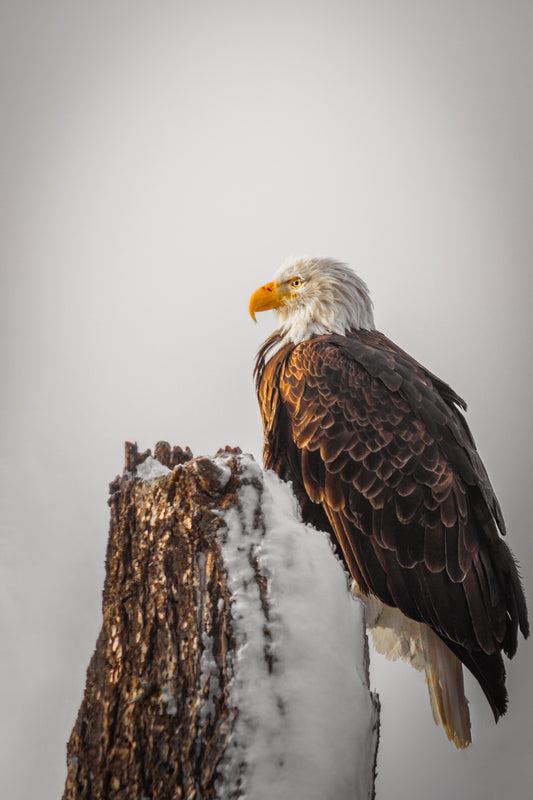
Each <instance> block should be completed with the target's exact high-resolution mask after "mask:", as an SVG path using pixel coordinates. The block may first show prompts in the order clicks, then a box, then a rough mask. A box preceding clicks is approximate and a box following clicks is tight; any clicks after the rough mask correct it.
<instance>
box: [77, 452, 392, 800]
mask: <svg viewBox="0 0 533 800" xmlns="http://www.w3.org/2000/svg"><path fill="white" fill-rule="evenodd" d="M154 455H155V458H152V456H151V454H150V451H146V452H145V453H138V451H137V448H136V446H134V445H129V444H128V445H127V447H126V467H125V470H124V473H123V475H122V476H121V477H118V478H116V480H115V481H114V482H113V483H112V484H111V486H110V490H111V496H110V500H109V504H110V506H111V527H110V535H109V544H108V551H107V560H106V579H105V586H104V592H103V625H102V630H101V632H100V635H99V638H98V641H97V645H96V650H95V653H94V655H93V658H92V660H91V662H90V665H89V668H88V673H87V684H86V689H85V695H84V698H83V701H82V704H81V707H80V710H79V714H78V718H77V721H76V723H75V725H74V729H73V731H72V734H71V737H70V741H69V743H68V759H67V760H68V775H67V782H66V787H65V792H64V795H63V800H74V798H75V799H76V800H81V799H82V798H83V800H89V799H91V800H111V799H114V798H117V800H119V798H120V799H122V798H124V800H126V798H127V800H145V799H146V798H149V799H150V800H163V798H164V800H170V798H188V799H190V800H192V799H193V798H195V800H200V799H201V800H203V799H204V798H205V799H206V800H209V798H238V797H248V798H250V800H259V798H263V797H267V796H269V797H276V798H280V797H287V800H288V798H294V799H295V800H297V799H298V798H304V797H305V798H306V800H307V798H311V797H315V796H316V797H319V796H320V797H322V798H329V797H331V798H332V800H333V798H335V800H340V798H343V797H346V798H354V800H358V799H359V798H360V799H361V800H362V799H363V798H364V800H367V798H368V797H370V796H372V793H373V781H374V771H375V757H376V752H377V729H378V716H379V715H378V710H379V707H378V701H377V697H376V696H375V695H372V694H371V693H370V692H369V689H368V672H367V668H368V664H367V660H366V655H365V654H364V651H365V644H366V639H365V634H364V627H363V617H362V611H361V609H360V606H359V605H358V603H357V601H355V600H354V599H353V598H351V596H350V595H349V592H348V589H347V588H346V592H345V598H346V603H344V601H343V600H341V601H340V605H341V606H342V610H341V612H338V611H337V609H336V610H335V612H334V613H335V615H337V613H341V615H346V618H347V619H349V622H348V628H347V629H344V630H343V629H342V626H345V625H346V619H345V618H344V616H343V618H342V619H332V618H331V615H330V616H329V618H328V615H327V613H326V615H325V618H324V619H320V618H319V617H322V616H323V614H322V608H323V607H326V609H327V603H322V605H321V602H322V601H321V598H320V596H319V595H317V597H316V599H315V600H314V601H311V602H310V604H309V606H308V605H307V602H308V601H307V599H306V593H309V592H310V591H311V592H313V591H314V592H315V594H316V593H317V592H319V593H322V596H323V595H324V592H325V591H326V590H327V589H324V588H320V580H318V579H317V576H316V567H315V566H314V559H315V556H309V559H310V561H312V562H313V565H312V569H311V573H310V574H308V572H306V570H305V568H303V567H301V561H302V557H301V555H300V554H299V550H298V548H300V547H301V546H302V545H301V544H300V540H301V541H302V542H303V546H304V547H307V544H306V543H307V542H308V541H309V542H311V541H312V542H313V547H314V548H316V547H319V548H320V547H322V549H323V554H322V551H321V552H320V555H319V556H318V557H319V558H320V559H324V561H325V562H326V563H329V568H330V569H332V570H337V571H339V570H340V571H341V572H342V567H341V565H340V563H338V562H337V560H336V557H335V556H334V554H333V552H332V550H331V547H330V546H329V544H328V542H327V537H326V535H325V534H319V533H316V532H314V531H311V533H312V534H315V536H314V537H313V536H312V535H310V533H309V529H306V527H305V526H303V525H302V523H301V522H298V520H297V519H296V515H295V513H293V512H294V509H293V511H290V510H289V512H283V511H282V512H281V513H282V514H283V513H285V514H286V516H287V522H286V523H284V524H286V527H287V531H288V532H287V535H286V536H285V534H284V531H280V530H278V529H279V528H280V525H279V514H280V511H279V509H278V510H276V505H280V503H281V505H283V504H284V503H285V500H284V499H283V498H282V499H281V500H280V497H282V496H281V494H280V495H279V497H278V495H277V492H278V489H277V488H276V489H275V490H274V489H273V488H272V487H271V491H270V494H268V492H267V489H266V488H265V483H266V480H264V479H263V473H262V471H261V470H260V468H259V467H258V465H257V464H256V463H255V462H254V461H253V459H252V458H251V457H250V456H242V455H241V453H240V450H238V449H231V448H226V449H225V450H224V451H219V453H218V454H217V455H216V456H215V457H214V458H207V457H200V458H196V459H194V458H193V457H192V454H191V453H190V451H189V450H188V449H187V450H185V451H184V450H182V449H181V448H173V449H171V448H170V446H169V445H168V444H166V443H164V442H163V443H161V442H160V443H159V444H158V445H157V446H156V448H155V453H154ZM265 478H266V476H265ZM269 480H270V481H272V480H277V479H275V478H274V476H271V477H270V478H269ZM278 484H279V485H280V489H279V491H280V492H281V491H284V492H285V493H286V496H287V497H288V498H289V499H288V504H289V506H290V504H291V502H292V500H291V497H290V496H289V490H288V489H287V488H283V487H281V483H280V482H279V481H278ZM273 491H275V493H276V496H275V498H274V499H273V497H272V492H273ZM291 514H292V518H291ZM291 526H292V528H294V531H293V532H292V534H291V533H290V531H291V530H292V528H291ZM270 530H272V531H273V533H272V534H270ZM302 531H303V535H302ZM295 537H296V538H295ZM298 537H299V538H298ZM316 537H320V540H319V539H318V538H316ZM297 540H298V541H297ZM269 541H270V544H269ZM291 559H292V561H293V563H292V564H290V563H287V564H286V562H290V561H291ZM291 570H292V572H291ZM313 570H314V572H313ZM320 573H322V569H320ZM342 579H344V576H343V578H341V580H342ZM325 580H327V578H325ZM314 584H315V585H314ZM313 603H314V605H313ZM302 604H303V606H302ZM345 605H346V608H344V606H345ZM296 608H297V609H298V611H295V609H296ZM302 608H303V609H304V611H303V613H302ZM291 615H292V616H293V617H294V618H295V619H294V620H293V622H291V620H290V618H291ZM308 618H309V619H308ZM302 620H303V623H302ZM307 624H308V625H309V628H308V629H307V628H306V625H307ZM337 625H338V626H340V629H339V632H338V634H335V631H334V628H335V626H337ZM293 629H294V631H295V632H293ZM331 635H335V636H337V639H338V638H339V637H340V639H342V640H343V641H344V640H347V641H348V648H351V650H350V652H352V651H353V659H352V660H351V661H352V663H345V662H346V661H347V660H348V661H350V659H343V660H342V663H337V661H336V650H338V648H339V645H338V644H337V640H336V639H332V640H331V641H330V639H329V637H330V636H331ZM352 640H353V641H352ZM327 647H329V648H330V651H331V654H330V656H327V654H326V658H329V659H330V660H329V661H327V663H326V665H325V666H324V665H322V666H320V664H321V663H322V662H321V659H323V657H324V648H327ZM291 648H292V650H291ZM292 651H294V653H296V655H294V653H293V654H292V655H291V652H292ZM358 651H359V655H358ZM361 654H362V655H361ZM330 662H331V663H330ZM313 670H314V672H313ZM315 673H316V675H315ZM341 673H342V674H341ZM344 673H346V674H344ZM317 676H318V677H317ZM340 680H345V681H346V682H347V689H346V691H347V692H348V696H347V697H346V702H342V708H341V709H337V708H335V707H334V703H335V697H333V695H332V697H333V699H331V698H330V697H329V695H328V692H333V693H337V692H338V683H339V681H340ZM320 681H322V683H323V684H324V686H322V684H321V683H320ZM309 693H311V695H310V694H309ZM335 696H336V695H335ZM332 706H333V707H332ZM345 707H346V708H348V709H349V712H346V709H345ZM362 711H364V713H362ZM347 713H348V714H349V715H351V716H346V719H347V720H348V722H347V723H346V724H347V725H348V728H349V730H352V729H353V736H352V741H351V742H347V743H346V742H342V743H340V742H339V741H338V740H337V741H334V737H335V736H336V735H337V734H338V733H339V732H338V731H336V727H335V726H338V724H339V722H338V720H339V719H340V718H342V719H344V717H343V715H346V714H347ZM309 714H311V715H313V714H314V715H315V716H314V717H313V716H311V717H309V716H308V715H309ZM334 717H335V718H334ZM343 724H344V723H343ZM311 725H312V726H314V728H315V730H314V733H313V737H312V738H313V744H312V746H311V745H309V744H308V740H309V738H310V737H309V728H310V726H311ZM345 734H346V732H345V730H344V729H343V730H342V731H341V733H340V735H342V736H343V737H345ZM294 742H297V743H298V745H297V746H296V747H295V746H294ZM339 747H340V749H341V750H342V749H343V748H344V749H345V750H346V751H347V754H348V760H349V769H348V770H347V776H342V775H341V778H340V780H341V783H339V768H338V767H337V766H336V765H335V764H334V763H331V759H332V758H335V757H336V758H338V757H339V756H338V755H335V753H336V752H337V751H338V749H339ZM313 748H314V749H313ZM328 748H329V749H328ZM315 751H316V752H315ZM330 751H331V753H330ZM317 752H318V753H319V755H318V756H317V754H316V753H317ZM332 754H333V755H332ZM341 755H342V754H341ZM345 759H346V757H345V756H343V760H345ZM317 761H321V762H322V763H317ZM330 766H331V770H332V774H331V775H330V776H329V777H323V778H322V784H323V785H324V786H326V787H331V791H330V789H329V788H326V789H322V788H320V786H319V783H318V782H317V781H318V779H317V777H316V775H318V770H319V769H320V770H321V771H322V772H323V771H324V769H326V770H328V769H329V768H330ZM315 773H316V775H315ZM339 786H340V787H341V789H342V787H345V788H344V789H343V791H344V793H343V791H340V790H339ZM318 792H319V793H318Z"/></svg>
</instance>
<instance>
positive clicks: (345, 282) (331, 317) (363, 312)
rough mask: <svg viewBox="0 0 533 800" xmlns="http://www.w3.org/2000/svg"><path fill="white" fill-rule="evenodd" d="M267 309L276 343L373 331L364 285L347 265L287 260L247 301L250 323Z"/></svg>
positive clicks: (372, 320)
mask: <svg viewBox="0 0 533 800" xmlns="http://www.w3.org/2000/svg"><path fill="white" fill-rule="evenodd" d="M271 308H274V309H276V311H277V314H278V317H279V320H280V322H281V328H280V333H281V336H282V343H285V342H289V341H291V342H294V343H295V344H298V343H299V342H303V341H304V340H305V339H308V338H309V337H310V336H313V335H315V334H323V333H340V334H345V333H347V332H348V331H350V330H352V329H354V328H355V329H357V328H364V329H366V330H373V329H374V327H375V326H374V315H373V313H372V300H371V299H370V294H369V292H368V288H367V285H366V283H365V282H364V281H363V280H362V279H361V278H360V277H359V276H358V275H356V273H355V272H354V271H353V270H352V269H351V268H350V267H349V266H348V265H347V264H342V263H341V262H340V261H335V260H334V259H332V258H289V259H288V260H287V261H286V262H285V263H284V264H283V266H282V267H281V268H280V269H279V270H278V271H277V272H276V274H275V276H274V280H273V281H272V282H271V283H267V284H265V285H264V286H261V288H259V289H258V290H257V291H256V292H254V293H253V295H252V297H251V298H250V314H251V315H252V317H253V319H254V320H255V314H256V312H257V311H267V310H268V309H271Z"/></svg>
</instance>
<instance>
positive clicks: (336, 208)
mask: <svg viewBox="0 0 533 800" xmlns="http://www.w3.org/2000/svg"><path fill="white" fill-rule="evenodd" d="M0 14H1V17H2V19H1V23H0V38H1V43H0V44H1V46H0V59H1V62H2V68H1V73H0V74H1V78H0V80H1V87H2V88H1V91H2V105H1V109H2V137H3V146H2V152H1V154H0V159H1V170H2V171H1V174H2V180H1V183H0V195H1V201H2V214H1V222H0V225H1V227H2V236H1V241H2V244H1V245H0V246H1V248H2V251H3V252H2V258H1V262H0V263H1V266H0V269H1V270H2V291H1V296H0V304H1V307H0V328H1V343H2V346H1V359H2V361H1V375H2V379H3V380H2V392H1V403H2V409H3V414H2V419H3V423H2V428H1V431H0V448H1V449H0V492H1V501H0V502H1V505H0V511H1V520H2V528H3V530H2V538H1V540H0V624H1V628H2V633H1V637H0V648H1V653H0V656H1V661H0V670H1V675H0V693H1V695H2V697H1V707H2V713H1V715H0V720H1V721H0V760H1V762H2V763H1V764H0V775H1V777H0V782H1V794H2V796H3V797H9V798H10V800H26V799H29V798H34V797H39V798H40V799H41V800H52V799H53V798H57V797H59V796H60V794H61V792H62V787H63V782H64V779H65V774H66V771H65V743H66V741H67V739H68V737H69V735H70V730H71V728H72V725H73V723H74V720H75V716H76V714H77V710H78V706H79V703H80V701H81V697H82V692H83V687H84V681H85V671H86V668H87V665H88V662H89V658H90V656H91V654H92V650H93V647H94V644H95V642H96V637H97V634H98V631H99V628H100V621H101V611H100V599H101V588H102V584H103V578H104V557H105V547H106V540H107V527H108V508H107V505H106V501H107V484H108V482H109V481H110V480H111V479H113V477H114V476H115V475H116V474H117V473H118V472H120V471H121V470H122V466H123V442H124V440H126V439H129V440H136V441H138V443H139V445H140V446H141V447H143V448H144V447H153V445H154V444H155V442H156V441H157V440H158V439H167V440H169V441H170V442H171V443H173V444H181V445H183V446H184V445H187V444H188V445H190V446H191V448H192V450H193V452H194V453H195V454H200V453H214V451H215V450H216V449H217V448H218V447H219V446H223V445H225V444H231V445H240V446H241V447H242V448H243V450H245V451H248V452H253V453H254V454H255V455H256V458H258V459H259V457H260V452H261V425H260V418H259V411H258V408H257V405H256V400H255V395H254V390H253V384H252V378H251V373H252V367H253V357H254V354H255V352H256V350H257V347H258V345H259V344H260V342H261V341H262V340H263V339H264V338H265V337H266V335H267V334H268V333H269V332H270V331H271V330H272V328H273V326H274V316H273V314H264V315H261V317H260V319H259V324H258V325H257V326H254V325H253V323H252V322H251V320H250V319H249V317H248V311H247V305H248V298H249V295H250V294H251V292H252V291H253V290H254V289H255V288H257V286H259V285H260V284H262V283H264V282H265V281H267V280H270V279H271V277H272V275H273V273H274V271H275V270H276V269H277V267H278V266H279V264H280V263H281V261H282V260H283V259H284V258H285V257H286V256H287V255H289V254H314V255H331V256H335V257H337V258H340V259H342V260H345V261H348V262H350V263H351V264H352V265H354V266H355V267H356V268H357V269H358V271H359V272H360V274H361V275H362V276H363V277H364V278H365V280H366V281H367V282H368V284H369V286H370V289H371V291H372V294H373V298H374V302H375V306H376V318H377V325H378V327H379V328H380V329H381V330H383V331H385V332H386V333H387V334H388V335H389V336H391V338H393V339H395V340H396V341H397V342H398V343H399V344H400V345H401V346H403V347H404V348H405V349H406V350H408V351H409V352H411V353H412V354H413V355H414V356H415V357H417V358H418V359H419V360H420V361H422V362H423V363H425V364H426V365H427V366H428V367H429V368H430V369H432V370H433V371H434V372H436V373H437V374H438V375H440V376H441V377H442V378H443V379H445V380H447V381H448V382H450V383H451V384H452V386H453V387H454V388H455V389H456V390H457V391H458V392H459V394H461V395H463V396H464V397H465V398H466V399H467V401H468V402H469V414H468V419H469V422H470V424H471V426H472V428H473V431H474V435H475V436H476V439H477V441H478V444H479V447H480V451H481V454H482V456H483V458H484V460H485V462H486V464H487V466H488V470H489V474H490V475H491V477H492V480H493V483H494V485H495V488H496V490H497V493H498V495H499V497H500V500H501V503H502V506H503V509H504V513H505V516H506V519H507V522H508V527H509V532H510V533H509V541H510V544H511V546H512V548H513V550H514V552H515V553H516V555H517V556H518V557H519V559H520V562H521V565H522V573H523V576H524V579H525V583H526V588H527V589H529V594H530V595H531V591H532V588H531V587H533V546H532V542H531V536H530V525H531V523H530V511H529V507H530V495H531V460H530V453H531V451H532V447H533V441H532V426H531V406H532V399H533V398H532V375H531V373H532V365H531V334H532V326H531V256H532V253H533V220H532V218H531V216H532V215H531V211H532V199H533V198H532V194H533V192H532V186H533V181H532V178H533V175H532V172H533V168H532V163H533V162H532V158H531V142H532V141H533V101H532V97H533V86H532V82H533V81H532V76H533V50H532V48H531V37H532V33H533V4H531V3H530V2H529V1H528V0H524V2H519V1H518V0H511V1H510V2H509V1H507V2H504V1H503V0H501V2H495V0H451V2H447V3H440V2H428V1H427V0H404V2H401V3H399V2H395V0H376V2H372V3H370V2H362V0H359V1H358V2H357V1H355V0H352V2H340V1H336V0H327V2H318V1H317V2H309V0H307V1H306V2H303V1H302V2H297V0H284V2H279V1H278V0H270V1H269V2H268V3H253V2H244V0H243V2H235V1H234V0H226V1H225V2H223V3H222V2H214V1H213V0H195V2H178V0H174V2H170V1H169V0H160V2H157V3H153V2H140V0H127V1H126V0H115V1H114V2H109V0H106V2H102V1H101V0H96V1H94V0H93V2H91V3H79V2H70V1H69V2H67V0H47V2H46V3H43V2H40V1H38V0H33V2H28V0H2V4H1V9H0ZM532 673H533V663H532V657H531V646H530V645H529V643H526V644H525V645H524V643H523V642H522V646H521V647H520V648H519V653H518V657H517V658H516V659H515V660H514V661H513V662H511V663H510V664H509V680H508V686H509V691H510V697H511V701H510V709H509V712H508V715H507V716H506V717H505V718H504V719H503V720H502V721H501V722H500V723H499V724H498V725H497V726H495V725H494V724H493V723H492V720H491V714H490V710H489V708H488V705H487V704H486V703H485V701H484V699H483V697H482V695H481V692H480V690H478V689H477V686H475V685H474V682H473V681H470V680H468V691H469V695H470V698H471V712H472V718H473V725H474V744H473V746H472V747H471V748H470V749H469V751H467V752H464V753H457V752H456V751H455V749H454V748H452V747H451V746H450V745H449V744H448V742H447V741H446V739H445V737H444V734H443V733H442V731H441V730H439V729H437V728H435V726H434V724H433V721H432V719H431V714H430V709H429V703H428V700H427V696H426V695H427V692H426V687H425V685H424V681H423V679H422V678H421V677H420V676H419V675H417V674H416V673H414V672H412V671H410V670H409V669H408V668H407V667H403V666H402V665H389V664H388V663H385V662H384V661H382V660H380V659H379V658H378V657H374V660H373V675H374V685H375V688H377V689H378V691H379V692H380V695H381V700H382V706H383V712H382V736H381V749H380V757H379V778H378V785H377V788H378V798H379V800H387V799H392V798H394V800H404V798H409V800H419V799H420V800H421V799H422V798H424V800H426V798H428V797H430V798H431V799H432V800H444V799H446V800H449V798H450V797H452V798H466V800H481V798H484V800H486V798H492V797H494V798H496V797H501V796H505V797H506V798H507V799H508V800H522V798H525V797H528V796H531V794H532V791H533V761H532V759H531V738H530V730H531V719H532V716H533V694H532V690H531V679H530V676H531V674H532Z"/></svg>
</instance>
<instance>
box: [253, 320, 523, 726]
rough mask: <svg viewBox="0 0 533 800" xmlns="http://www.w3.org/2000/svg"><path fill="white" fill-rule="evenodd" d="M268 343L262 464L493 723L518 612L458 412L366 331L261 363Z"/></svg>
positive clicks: (439, 386) (445, 394)
mask: <svg viewBox="0 0 533 800" xmlns="http://www.w3.org/2000/svg"><path fill="white" fill-rule="evenodd" d="M275 344H276V341H275V337H271V340H269V341H267V343H266V344H265V346H264V348H263V351H261V352H260V354H259V357H258V362H257V366H256V374H257V385H258V395H259V400H260V404H261V408H262V415H263V421H264V427H265V442H266V444H265V465H266V466H268V467H272V468H274V469H276V471H277V472H278V473H279V474H280V475H281V476H282V477H284V478H285V479H287V480H292V481H293V483H294V488H295V491H296V494H297V496H298V498H299V500H300V503H301V505H302V513H303V515H304V519H306V521H309V522H311V523H313V524H315V525H316V526H317V527H322V528H324V526H325V523H326V521H327V522H329V526H328V529H330V530H332V531H333V532H334V534H335V536H336V538H337V541H338V543H339V545H340V547H341V549H342V551H343V553H344V557H345V559H346V561H347V563H348V566H349V568H350V571H351V572H352V574H353V576H354V578H355V579H356V581H357V583H358V584H359V587H360V589H361V590H362V591H363V592H370V593H372V594H375V595H377V596H378V597H379V598H380V599H381V600H382V601H383V602H384V603H386V604H388V605H394V606H397V607H398V608H400V610H402V611H403V612H404V613H405V614H406V615H407V616H410V617H411V618H413V619H416V620H419V621H423V622H426V623H427V624H429V625H430V626H431V627H432V628H433V629H434V630H435V631H436V632H437V633H438V634H439V636H440V637H441V638H442V639H443V640H444V641H445V642H446V644H448V646H449V647H450V649H452V651H453V652H454V653H455V654H456V655H457V656H458V657H459V658H460V659H461V661H463V663H465V665H466V666H467V667H468V668H469V669H470V670H471V671H472V672H473V674H474V675H475V676H476V677H477V679H478V680H479V682H480V684H481V685H482V687H483V689H484V691H485V693H486V694H487V697H488V699H489V702H490V703H491V706H492V708H493V710H494V713H495V715H496V717H497V716H498V715H499V714H500V713H503V711H504V710H505V705H506V694H505V686H504V678H505V672H504V668H503V663H502V660H501V655H500V650H501V649H502V648H503V649H504V650H505V652H507V654H508V655H512V654H513V653H514V651H515V649H516V640H517V628H518V626H520V628H521V630H522V632H523V633H524V635H527V632H528V625H527V613H526V608H525V601H524V597H523V593H522V589H521V586H520V581H519V578H518V573H517V570H516V566H515V564H514V561H513V558H512V555H511V554H510V552H509V550H508V548H507V547H506V546H505V545H504V543H503V542H502V540H501V539H500V537H499V534H498V528H499V530H500V531H501V532H502V533H503V532H504V531H505V528H504V524H503V518H502V515H501V511H500V508H499V505H498V502H497V500H496V498H495V496H494V493H493V491H492V488H491V486H490V482H489V479H488V477H487V473H486V471H485V469H484V467H483V464H482V463H481V460H480V459H479V456H478V454H477V452H476V450H475V446H474V442H473V439H472V436H471V434H470V431H469V429H468V426H467V424H466V422H465V420H464V418H463V416H462V415H461V413H460V412H459V410H458V409H457V405H461V406H463V407H464V403H463V401H461V399H460V398H459V397H458V396H457V395H455V393H454V392H453V390H451V389H450V387H448V386H447V385H446V384H444V383H443V382H442V381H439V379H437V378H435V376H432V375H431V373H428V372H427V371H426V370H424V368H423V367H421V366H420V365H419V364H417V362H415V361H414V360H413V359H411V358H410V357H409V356H408V355H407V354H405V353H404V352H403V351H401V350H400V349H399V348H397V347H396V346H395V345H394V344H393V343H392V342H390V341H389V340H388V339H386V337H384V336H383V335H382V334H380V333H378V332H376V331H358V332H357V333H354V334H353V335H350V336H348V337H342V336H336V335H331V336H322V337H316V338H314V339H311V340H308V341H307V342H302V343H301V344H300V345H298V346H297V347H295V346H294V345H288V346H285V347H284V348H283V349H281V350H280V351H279V352H277V353H276V354H275V355H274V356H273V357H272V358H271V359H270V360H269V361H268V362H266V356H267V354H268V351H269V350H270V348H271V347H272V346H274V345H275ZM265 362H266V363H265ZM324 512H325V513H324Z"/></svg>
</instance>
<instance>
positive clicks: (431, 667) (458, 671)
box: [354, 588, 472, 748]
mask: <svg viewBox="0 0 533 800" xmlns="http://www.w3.org/2000/svg"><path fill="white" fill-rule="evenodd" d="M354 594H357V596H358V597H360V598H361V600H362V601H363V602H364V604H365V606H366V615H367V627H368V628H370V630H371V631H372V639H373V642H374V647H375V648H376V650H377V651H378V653H382V654H383V655H385V656H386V657H387V658H389V659H391V660H392V661H395V660H397V659H399V658H401V659H402V660H403V661H407V662H408V663H409V664H410V665H411V666H412V667H414V668H415V669H417V670H419V671H424V672H425V674H426V682H427V687H428V691H429V699H430V702H431V710H432V712H433V719H434V720H435V724H436V725H438V724H439V723H440V722H442V725H443V727H444V730H445V731H446V735H447V736H448V739H449V740H450V741H452V742H453V743H454V744H455V746H456V747H458V748H464V747H468V745H469V744H470V742H471V741H472V739H471V734H470V714H469V711H468V700H467V699H466V696H465V691H464V683H463V665H462V664H461V662H460V661H459V659H458V658H457V656H455V655H454V654H453V653H452V651H451V650H450V649H449V648H448V647H446V645H445V644H444V642H443V641H442V640H441V639H440V638H439V637H438V636H437V634H436V633H434V632H433V631H432V629H431V628H429V627H428V626H427V625H425V624H424V623H420V622H415V621H414V620H412V619H409V618H408V617H406V616H405V615H404V614H402V612H401V611H399V610H398V609H397V608H391V607H390V606H386V605H384V604H383V603H382V602H381V601H380V600H378V599H377V598H375V597H363V596H361V595H360V594H359V592H358V591H357V589H356V588H355V589H354Z"/></svg>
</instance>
